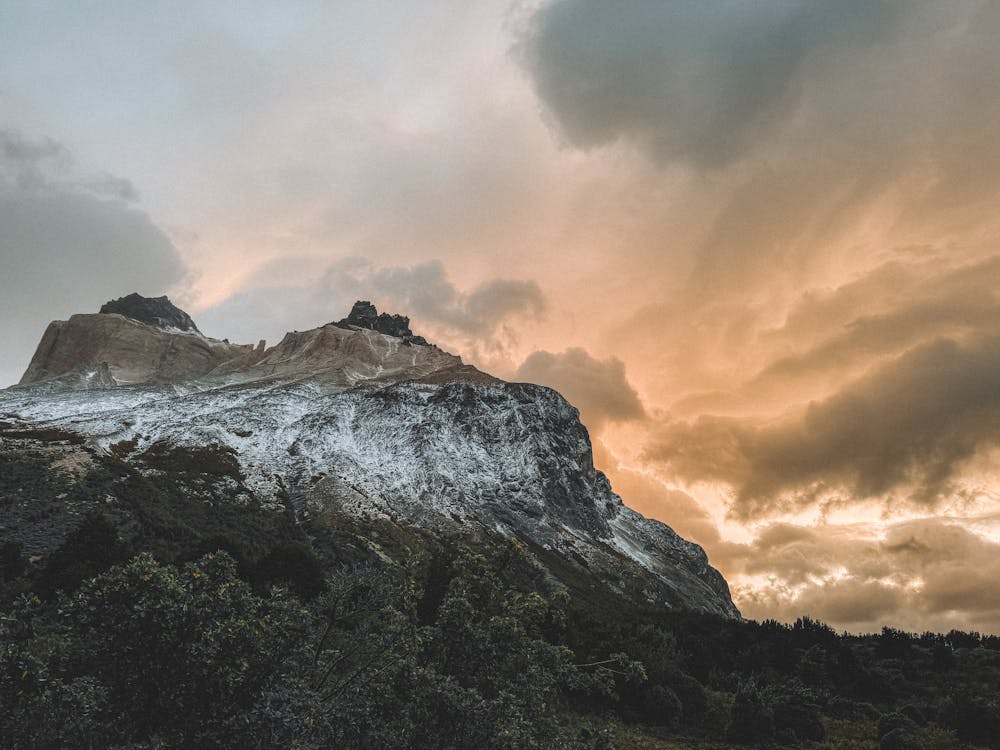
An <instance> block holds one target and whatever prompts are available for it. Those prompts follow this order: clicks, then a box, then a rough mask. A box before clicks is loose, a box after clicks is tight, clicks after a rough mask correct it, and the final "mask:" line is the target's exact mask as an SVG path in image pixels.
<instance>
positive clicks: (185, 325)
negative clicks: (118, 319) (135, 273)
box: [100, 292, 198, 332]
mask: <svg viewBox="0 0 1000 750" xmlns="http://www.w3.org/2000/svg"><path fill="white" fill-rule="evenodd" d="M100 312H101V313H102V314H111V313H115V314H118V315H124V316H125V317H126V318H131V319H132V320H137V321H139V322H140V323H145V324H146V325H151V326H156V327H157V328H167V329H170V328H174V329H176V330H178V331H195V332H198V326H196V325H195V324H194V321H193V320H191V316H190V315H188V314H187V313H186V312H184V311H183V310H181V309H180V308H179V307H177V306H176V305H174V303H172V302H171V301H170V300H169V299H167V297H166V296H163V297H143V296H142V295H141V294H136V293H135V292H133V293H132V294H130V295H128V296H127V297H119V298H118V299H115V300H111V301H110V302H105V303H104V304H103V305H101V309H100Z"/></svg>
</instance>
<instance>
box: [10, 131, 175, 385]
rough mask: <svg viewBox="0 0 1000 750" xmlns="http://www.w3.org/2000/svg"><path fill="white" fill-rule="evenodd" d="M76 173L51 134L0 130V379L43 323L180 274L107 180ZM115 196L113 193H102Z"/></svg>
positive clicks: (14, 376) (18, 368) (142, 218)
mask: <svg viewBox="0 0 1000 750" xmlns="http://www.w3.org/2000/svg"><path fill="white" fill-rule="evenodd" d="M105 177H106V176H100V177H98V178H96V181H97V183H98V189H96V190H95V189H91V188H88V187H86V186H85V184H86V183H88V181H91V180H92V179H95V178H91V177H90V176H89V175H86V174H83V175H81V174H79V173H78V171H77V170H76V169H75V168H74V166H73V160H72V157H71V155H70V154H69V152H68V151H67V150H66V149H65V148H64V147H63V146H61V145H60V144H58V143H56V142H55V141H52V140H50V139H31V138H28V137H26V136H24V135H22V134H20V133H13V132H10V131H4V132H2V133H0V259H2V263H3V269H2V273H0V294H2V295H3V298H4V302H5V310H6V311H7V312H5V314H4V317H3V321H2V322H0V327H2V334H3V339H4V342H5V345H6V349H5V363H4V365H3V366H0V384H3V385H7V384H10V383H12V382H16V381H17V380H18V379H19V377H20V375H21V372H22V371H23V370H24V368H25V367H26V366H27V364H28V360H29V359H30V357H31V353H32V351H33V350H34V347H35V345H36V344H37V342H38V340H39V338H41V335H42V331H43V330H44V329H45V326H46V324H47V323H48V322H49V321H50V320H52V319H56V318H65V317H66V316H68V315H71V314H72V313H76V312H96V311H97V309H98V307H100V305H101V303H103V302H105V301H106V300H108V299H110V298H112V297H118V296H121V295H122V294H126V293H128V292H131V291H139V292H142V293H146V294H154V293H162V292H163V290H164V289H166V288H167V287H169V286H170V285H172V284H174V283H176V282H178V281H180V280H181V278H182V277H183V275H184V266H183V265H182V263H181V260H180V258H179V256H178V254H177V251H176V250H175V248H174V246H173V245H172V244H171V242H170V240H169V239H168V238H167V237H166V235H164V234H163V232H162V231H161V230H160V229H159V228H158V227H157V226H156V225H155V224H154V223H153V222H152V221H151V219H150V218H149V216H148V215H146V214H145V213H143V212H141V211H139V210H137V209H135V208H133V207H131V206H129V205H127V204H126V203H125V202H124V201H123V200H122V198H121V196H120V193H121V186H122V185H124V184H130V183H127V182H126V181H121V180H118V179H117V178H114V184H115V185H117V187H116V188H115V190H108V189H107V188H106V186H105V185H104V183H105ZM109 193H110V194H112V195H113V194H115V193H118V194H119V196H118V197H109Z"/></svg>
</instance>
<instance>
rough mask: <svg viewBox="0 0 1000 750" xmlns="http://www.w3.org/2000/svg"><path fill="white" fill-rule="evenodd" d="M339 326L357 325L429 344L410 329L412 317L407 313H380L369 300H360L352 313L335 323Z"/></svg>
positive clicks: (412, 341)
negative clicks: (407, 315) (406, 314)
mask: <svg viewBox="0 0 1000 750" xmlns="http://www.w3.org/2000/svg"><path fill="white" fill-rule="evenodd" d="M334 325H335V326H337V327H338V328H347V327H349V326H357V327H358V328H367V329H369V330H371V331H378V332H379V333H384V334H386V335H387V336H395V337H396V338H399V339H403V341H404V343H407V344H420V345H422V346H426V345H427V340H426V339H425V338H424V337H423V336H414V335H413V331H411V330H410V319H409V318H408V317H406V316H405V315H390V314H389V313H381V314H379V312H378V310H376V309H375V305H373V304H372V303H371V302H369V301H368V300H358V301H357V302H355V303H354V306H353V307H352V308H351V313H350V315H348V316H347V317H346V318H343V319H342V320H339V321H337V322H336V323H334Z"/></svg>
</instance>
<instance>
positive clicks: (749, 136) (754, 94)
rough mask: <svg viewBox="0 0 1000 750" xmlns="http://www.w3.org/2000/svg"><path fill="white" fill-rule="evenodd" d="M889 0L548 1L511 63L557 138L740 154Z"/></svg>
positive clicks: (879, 20) (872, 28)
mask: <svg viewBox="0 0 1000 750" xmlns="http://www.w3.org/2000/svg"><path fill="white" fill-rule="evenodd" d="M893 8H894V4H893V3H890V2H885V1H884V0H879V1H878V2H871V1H870V0H840V1H838V2H830V1H826V2H785V1H784V0H766V1H764V2H754V3H745V2H733V1H728V2H722V3H692V2H684V1H683V0H667V1H666V2H664V1H660V0H629V1H628V2H620V3H613V4H611V3H607V2H602V1H601V0H556V1H555V2H550V3H548V4H546V5H544V6H543V7H542V8H541V9H539V10H538V11H537V13H536V14H535V16H534V17H533V19H532V22H531V24H530V27H529V29H528V31H527V33H526V36H525V39H524V41H523V46H522V48H521V56H522V60H523V62H524V65H525V66H526V68H527V70H528V71H529V73H530V74H531V76H532V79H533V82H534V85H535V88H536V91H537V93H538V96H539V98H540V99H541V100H542V102H543V103H544V104H545V105H546V107H547V108H548V111H549V112H550V114H551V115H552V117H553V119H554V121H555V123H556V125H557V126H558V128H559V130H560V132H561V133H562V134H563V135H564V136H565V138H566V139H567V140H568V141H569V142H570V143H572V144H573V145H575V146H579V147H583V148H588V147H592V146H599V145H603V144H606V143H610V142H613V141H616V140H619V139H622V140H626V141H631V142H634V143H637V144H638V145H640V146H641V147H643V148H645V149H647V150H648V151H649V152H650V153H651V154H652V155H653V156H654V157H655V158H657V159H669V158H681V159H687V160H691V161H693V162H696V163H698V164H702V165H716V164H721V163H725V162H727V161H729V160H730V159H733V158H735V157H738V156H740V155H741V153H742V152H743V151H745V150H746V149H747V148H748V147H749V146H750V145H751V144H752V143H755V142H758V141H760V140H761V139H762V138H764V137H766V136H767V135H768V131H773V130H777V129H780V124H781V123H780V120H781V119H782V118H784V117H788V116H789V114H790V111H791V110H792V109H793V107H794V105H795V100H796V95H797V91H796V77H797V74H798V72H799V70H800V68H801V67H802V65H803V63H804V61H805V60H806V59H807V58H808V57H809V55H810V54H811V53H813V52H815V51H816V50H817V49H821V48H823V47H824V46H825V45H834V44H837V45H840V46H841V47H843V46H847V45H850V44H852V43H871V42H872V41H874V40H877V39H878V38H879V37H880V36H881V35H882V34H883V33H884V32H886V31H887V30H889V29H890V28H891V27H892V25H893V24H894V22H895V18H896V13H894V12H893Z"/></svg>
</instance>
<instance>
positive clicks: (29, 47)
mask: <svg viewBox="0 0 1000 750" xmlns="http://www.w3.org/2000/svg"><path fill="white" fill-rule="evenodd" d="M998 35H1000V3H998V2H994V1H992V0H952V1H951V2H948V3H941V2H937V1H936V0H827V1H825V2H824V1H822V0H755V2H746V0H715V1H713V2H687V1H686V0H620V1H618V2H613V3H610V2H607V1H606V0H548V1H542V2H528V1H521V0H515V1H514V2H512V1H511V0H424V1H422V2H409V1H407V0H393V1H392V2H388V0H384V1H383V0H364V2H272V3H263V2H250V1H249V0H240V1H239V2H235V1H234V2H221V1H220V2H213V3H202V2H198V3H195V2H190V3H187V2H178V0H171V1H170V2H144V3H133V2H110V1H108V0H102V1H101V2H87V1H86V0H80V1H79V2H73V3H65V2H32V3H27V2H11V1H10V0H0V264H2V265H0V299H2V300H3V303H2V305H3V306H2V313H3V315H2V319H0V334H2V336H3V340H4V343H5V347H4V361H3V362H2V363H0V383H3V384H9V383H12V382H15V381H16V380H17V379H18V378H19V377H20V374H21V372H23V370H24V368H25V367H26V365H27V362H28V360H29V358H30V356H31V353H32V351H33V348H34V345H35V344H36V342H37V341H38V339H39V337H40V336H41V333H42V331H43V330H44V328H45V325H46V324H47V323H48V322H49V321H50V320H52V319H55V318H65V317H66V316H68V315H70V314H72V313H74V312H94V311H96V310H97V309H98V308H99V306H100V305H101V303H103V302H104V301H106V300H107V299H110V298H112V297H118V296H121V295H123V294H127V293H129V292H132V291H138V292H141V293H144V294H150V295H151V294H162V293H167V294H170V296H171V298H172V299H174V300H175V301H176V302H178V303H179V304H180V305H181V306H182V307H184V308H185V309H187V310H188V312H190V313H191V314H192V316H193V317H194V318H195V320H196V321H197V323H198V325H199V327H200V328H201V329H202V330H203V331H204V332H205V333H207V334H208V335H214V336H217V337H220V338H221V337H228V338H230V339H233V340H237V341H241V342H256V341H257V340H258V339H259V338H262V337H264V338H267V339H268V341H269V342H272V343H273V342H274V341H275V340H276V339H277V338H279V337H280V336H281V334H282V333H283V332H284V331H285V330H291V329H299V330H301V329H305V328H310V327H314V326H316V325H320V324H322V323H325V322H328V321H330V320H335V319H339V318H340V317H343V316H344V315H345V314H346V313H347V311H348V310H349V309H350V305H351V303H352V302H353V301H354V300H355V299H358V298H368V299H371V300H373V301H374V302H375V304H376V305H377V306H378V307H379V308H380V309H385V310H388V311H390V312H402V313H406V314H409V315H410V316H411V318H412V320H413V323H412V327H413V328H414V330H415V331H416V332H417V333H420V334H423V335H425V336H427V337H428V338H430V339H432V340H434V341H436V342H438V343H440V344H441V345H443V346H445V347H446V348H448V349H450V350H452V351H455V352H457V353H460V354H462V355H463V356H464V357H465V358H466V360H467V361H471V362H473V363H475V364H477V365H478V366H480V367H482V368H484V369H487V370H489V371H491V372H494V373H496V374H498V375H500V376H502V377H508V378H518V379H525V380H531V381H535V382H540V383H545V384H547V385H552V386H554V387H556V388H559V389H560V390H561V391H562V392H563V393H564V394H565V395H566V396H567V397H568V398H569V399H570V400H571V401H573V402H574V403H575V404H577V405H578V406H579V407H580V408H581V411H582V413H583V417H584V420H585V422H586V423H587V424H588V426H589V427H590V428H591V433H592V437H593V439H594V443H595V454H596V458H597V461H598V464H599V466H600V467H602V468H604V469H605V470H606V471H607V472H608V473H609V475H610V476H611V479H612V483H613V485H614V486H615V488H616V490H617V491H618V492H619V493H620V494H621V495H622V496H623V498H624V499H625V501H626V502H627V503H629V504H630V505H632V506H633V507H636V508H638V509H639V510H641V511H642V512H644V513H646V514H648V515H651V516H653V517H656V518H659V519H661V520H663V521H665V522H667V523H669V524H671V525H672V526H673V527H674V528H676V529H677V530H678V531H679V532H680V533H682V534H684V535H686V536H688V537H689V538H692V539H694V540H695V541H698V542H699V543H701V544H702V545H704V546H705V548H706V550H707V551H708V553H709V556H710V559H711V561H712V562H713V563H714V564H715V565H716V566H717V567H719V568H720V570H722V571H723V573H724V574H725V575H726V577H727V579H728V580H729V581H730V583H731V585H732V587H733V592H734V596H735V599H736V602H737V604H738V606H739V607H740V608H741V610H742V611H743V612H744V614H745V615H747V616H750V617H756V618H763V617H777V618H780V619H793V618H795V617H796V616H799V615H803V614H809V615H812V616H815V617H819V618H821V619H823V620H826V621H828V622H829V623H831V624H832V625H834V626H836V627H838V628H847V629H851V630H867V629H873V628H878V627H881V625H882V624H883V623H888V624H892V625H895V626H899V627H905V628H911V629H924V628H929V629H948V628H951V627H961V628H966V629H968V628H978V629H981V630H989V631H992V632H1000V300H998V293H1000V252H998V250H1000V244H998V240H1000V211H998V210H997V206H998V202H997V198H998V193H1000V146H998V144H997V139H996V134H997V133H998V132H1000V96H998V94H997V92H998V91H1000V45H997V44H996V39H997V37H998Z"/></svg>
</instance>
